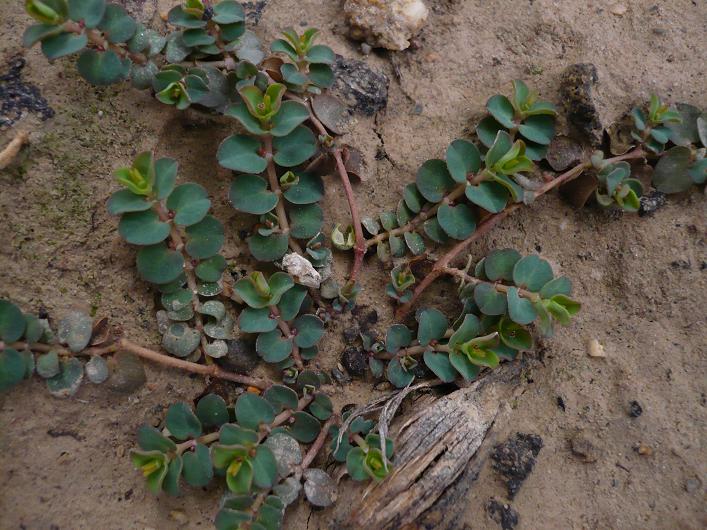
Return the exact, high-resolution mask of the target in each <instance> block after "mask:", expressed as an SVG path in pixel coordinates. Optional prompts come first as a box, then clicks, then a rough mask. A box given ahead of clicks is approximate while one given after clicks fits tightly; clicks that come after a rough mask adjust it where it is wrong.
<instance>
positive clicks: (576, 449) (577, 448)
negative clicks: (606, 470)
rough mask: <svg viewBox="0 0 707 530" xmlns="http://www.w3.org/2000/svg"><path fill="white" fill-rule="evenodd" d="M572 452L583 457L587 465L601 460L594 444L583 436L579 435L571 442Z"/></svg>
mask: <svg viewBox="0 0 707 530" xmlns="http://www.w3.org/2000/svg"><path fill="white" fill-rule="evenodd" d="M571 447H572V452H573V453H574V454H575V455H577V456H579V457H581V458H582V460H584V462H586V463H591V462H596V461H597V460H598V459H599V450H598V449H597V448H596V447H595V446H594V444H593V443H592V442H591V441H590V440H589V439H588V438H585V437H584V436H582V435H579V434H578V435H577V436H575V437H574V438H572V441H571Z"/></svg>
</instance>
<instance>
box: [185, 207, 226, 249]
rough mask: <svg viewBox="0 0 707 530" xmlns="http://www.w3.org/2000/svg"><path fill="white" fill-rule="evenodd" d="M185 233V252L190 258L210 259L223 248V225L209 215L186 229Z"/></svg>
mask: <svg viewBox="0 0 707 530" xmlns="http://www.w3.org/2000/svg"><path fill="white" fill-rule="evenodd" d="M186 232H187V244H186V250H187V252H188V253H189V255H190V256H191V257H192V258H196V259H206V258H210V257H211V256H213V255H214V254H217V253H218V251H219V250H221V247H222V246H223V241H224V233H223V225H222V224H221V222H220V221H219V220H217V219H216V218H214V217H212V216H210V215H207V216H206V217H204V219H202V220H201V221H199V222H198V223H196V224H194V225H191V226H190V227H188V228H187V229H186Z"/></svg>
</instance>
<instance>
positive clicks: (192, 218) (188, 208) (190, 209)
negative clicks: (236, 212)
mask: <svg viewBox="0 0 707 530" xmlns="http://www.w3.org/2000/svg"><path fill="white" fill-rule="evenodd" d="M210 207H211V201H210V200H209V199H208V193H207V192H206V190H205V189H204V187H203V186H200V185H199V184H195V183H193V182H188V183H186V184H181V185H179V186H177V187H176V188H174V191H173V192H172V193H171V194H170V196H169V198H168V199H167V208H169V209H170V210H171V211H172V212H174V214H175V215H174V222H175V224H178V225H182V226H191V225H193V224H196V223H198V222H199V221H201V220H202V219H203V218H204V217H205V216H206V214H207V213H208V211H209V208H210Z"/></svg>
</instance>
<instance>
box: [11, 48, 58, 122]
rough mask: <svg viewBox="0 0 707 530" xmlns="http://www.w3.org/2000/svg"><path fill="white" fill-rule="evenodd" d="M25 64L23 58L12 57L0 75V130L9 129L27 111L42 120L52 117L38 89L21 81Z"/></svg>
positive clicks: (51, 112)
mask: <svg viewBox="0 0 707 530" xmlns="http://www.w3.org/2000/svg"><path fill="white" fill-rule="evenodd" d="M26 64H27V61H25V59H24V58H23V57H19V56H18V57H14V58H12V59H10V61H8V64H7V71H6V72H5V73H1V74H0V128H2V127H10V126H11V125H13V124H14V123H15V122H17V121H19V120H20V118H22V116H23V114H24V113H25V112H28V111H29V112H35V113H37V114H39V115H40V116H41V118H42V120H47V119H49V118H51V117H52V116H54V109H52V108H51V107H50V106H49V103H47V100H46V99H44V97H42V94H41V93H40V92H39V89H38V88H37V87H36V86H34V85H31V84H29V83H25V82H24V81H22V69H23V68H24V67H25V65H26Z"/></svg>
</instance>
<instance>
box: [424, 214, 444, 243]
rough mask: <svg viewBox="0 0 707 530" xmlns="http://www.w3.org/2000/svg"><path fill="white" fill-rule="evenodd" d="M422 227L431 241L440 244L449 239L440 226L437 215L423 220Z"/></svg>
mask: <svg viewBox="0 0 707 530" xmlns="http://www.w3.org/2000/svg"><path fill="white" fill-rule="evenodd" d="M422 227H423V229H424V231H425V234H426V235H427V237H429V238H430V239H431V240H432V241H434V242H436V243H440V244H442V243H446V242H447V241H449V236H447V233H446V232H445V231H444V230H442V227H441V226H440V224H439V221H438V220H437V217H433V218H432V219H428V220H427V221H425V223H424V224H423V225H422Z"/></svg>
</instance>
